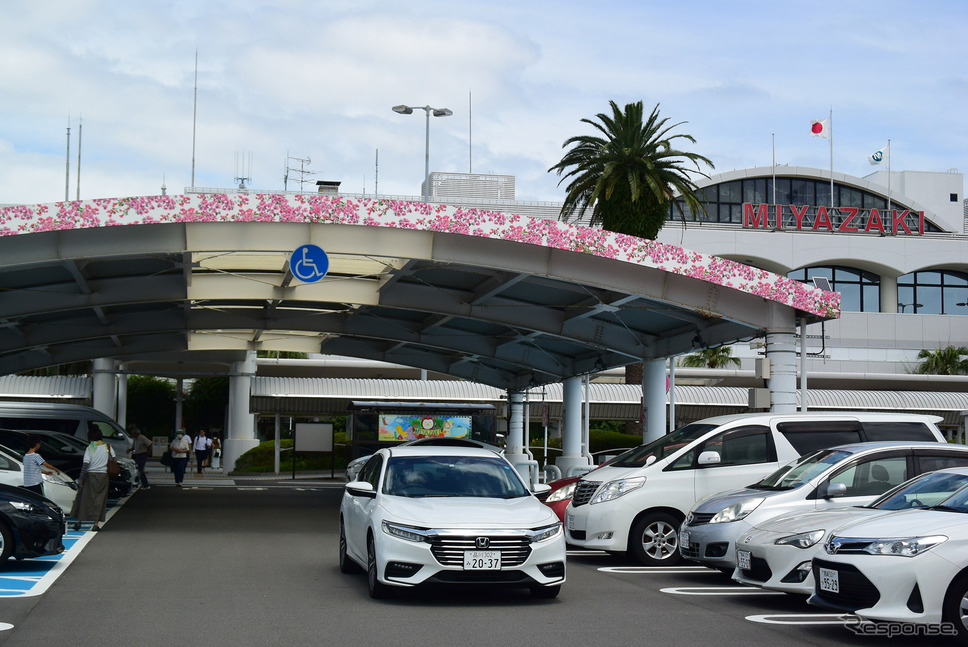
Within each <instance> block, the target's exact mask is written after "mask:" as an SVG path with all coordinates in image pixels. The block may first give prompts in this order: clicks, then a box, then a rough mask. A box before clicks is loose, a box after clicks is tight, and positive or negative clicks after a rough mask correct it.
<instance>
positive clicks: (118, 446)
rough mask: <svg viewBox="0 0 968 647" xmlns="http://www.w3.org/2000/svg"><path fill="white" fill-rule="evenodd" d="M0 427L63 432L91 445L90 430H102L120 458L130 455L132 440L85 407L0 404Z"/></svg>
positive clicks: (94, 410)
mask: <svg viewBox="0 0 968 647" xmlns="http://www.w3.org/2000/svg"><path fill="white" fill-rule="evenodd" d="M0 428H2V429H16V430H21V431H37V430H45V431H59V432H61V433H65V434H68V435H70V436H74V437H75V438H80V439H81V440H82V441H84V442H87V432H88V430H90V429H93V428H97V429H100V431H101V435H102V436H103V437H104V442H106V443H109V444H110V445H111V448H112V449H114V452H115V454H117V455H118V456H127V455H128V449H129V448H130V447H131V442H132V440H131V437H130V436H129V435H128V434H127V433H126V432H125V431H124V430H123V429H122V428H121V426H120V425H119V424H118V423H116V422H115V421H114V420H112V419H111V418H109V417H108V416H107V415H105V414H103V413H101V412H100V411H98V410H97V409H94V408H92V407H86V406H84V405H81V404H62V403H56V402H0Z"/></svg>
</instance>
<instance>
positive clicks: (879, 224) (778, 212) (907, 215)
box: [743, 202, 925, 236]
mask: <svg viewBox="0 0 968 647" xmlns="http://www.w3.org/2000/svg"><path fill="white" fill-rule="evenodd" d="M784 207H789V209H790V214H791V216H792V217H790V216H787V217H786V223H785V222H784ZM771 211H772V212H773V213H772V215H773V217H772V218H771V217H770V216H771V213H770V212H771ZM811 211H814V212H815V213H814V215H813V223H810V214H811ZM881 211H882V210H878V209H858V208H857V207H829V208H828V207H824V206H817V207H811V206H809V205H800V206H798V205H793V204H790V205H782V204H777V205H769V204H753V203H751V202H744V203H743V227H745V228H747V229H770V228H771V227H772V228H775V229H783V228H784V224H786V225H790V224H792V225H793V226H794V227H796V229H797V230H798V231H802V230H804V229H805V228H806V227H809V228H810V229H811V230H812V231H819V230H822V229H826V230H827V231H829V232H844V233H857V232H860V231H863V232H864V233H877V234H880V235H884V234H885V233H886V234H895V235H901V234H907V235H909V236H912V235H916V234H920V235H923V234H924V228H925V222H924V212H923V211H916V212H911V211H910V210H909V209H903V210H900V211H899V210H897V209H894V210H892V211H891V213H890V214H887V213H885V214H883V215H882V214H881ZM915 217H916V218H917V224H916V225H915V223H914V218H915ZM884 219H886V220H887V223H885V222H884ZM860 221H863V222H864V227H863V229H861V227H860ZM885 225H889V227H886V226H885ZM912 228H913V229H914V231H912Z"/></svg>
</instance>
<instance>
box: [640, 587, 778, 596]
mask: <svg viewBox="0 0 968 647" xmlns="http://www.w3.org/2000/svg"><path fill="white" fill-rule="evenodd" d="M659 590H660V591H661V592H663V593H670V594H672V595H785V594H784V593H783V592H782V591H764V590H763V589H754V588H750V587H748V586H677V587H673V588H668V589H659Z"/></svg>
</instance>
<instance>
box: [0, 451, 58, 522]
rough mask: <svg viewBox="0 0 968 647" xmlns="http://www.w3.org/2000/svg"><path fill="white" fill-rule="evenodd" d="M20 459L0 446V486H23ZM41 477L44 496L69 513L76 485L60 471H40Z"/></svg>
mask: <svg viewBox="0 0 968 647" xmlns="http://www.w3.org/2000/svg"><path fill="white" fill-rule="evenodd" d="M22 457H23V456H22V455H21V454H18V453H17V452H15V451H14V450H12V449H8V448H6V447H4V446H3V445H0V484H3V485H9V486H10V487H21V486H22V485H23V484H24V464H23V461H22V460H21V459H22ZM49 472H50V473H49ZM41 475H42V477H43V479H44V496H45V497H47V498H48V499H50V500H51V501H53V502H54V503H56V504H57V505H58V506H59V507H60V509H61V510H64V511H67V512H69V511H70V509H71V506H72V505H74V497H75V496H76V495H77V483H75V482H74V479H72V478H71V477H69V476H68V475H67V474H64V473H63V472H61V471H53V472H51V470H48V469H46V468H44V470H42V471H41ZM21 489H23V488H21ZM25 491H29V490H25Z"/></svg>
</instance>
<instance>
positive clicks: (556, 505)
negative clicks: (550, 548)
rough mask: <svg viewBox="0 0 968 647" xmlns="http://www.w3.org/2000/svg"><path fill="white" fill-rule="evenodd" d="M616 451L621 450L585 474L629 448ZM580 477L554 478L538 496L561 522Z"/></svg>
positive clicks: (614, 458) (604, 464) (611, 460)
mask: <svg viewBox="0 0 968 647" xmlns="http://www.w3.org/2000/svg"><path fill="white" fill-rule="evenodd" d="M618 451H620V452H621V453H620V454H619V455H618V456H610V457H608V458H607V459H606V460H605V462H604V463H602V464H601V465H598V466H596V467H594V468H592V469H591V470H590V471H589V472H586V473H585V474H590V473H591V472H594V471H595V470H597V469H599V468H601V467H604V466H606V465H608V464H609V463H611V462H613V461H615V460H618V459H619V458H620V457H621V455H622V454H624V453H625V452H627V451H631V450H629V449H622V450H618ZM585 474H582V476H585ZM580 479H581V476H566V477H564V478H560V479H555V480H554V481H551V482H550V483H548V485H549V487H550V488H551V489H550V490H549V492H548V494H547V495H546V496H543V497H538V498H539V499H541V500H542V501H544V502H545V505H547V506H549V507H550V508H551V509H552V510H554V511H555V514H556V515H558V518H559V519H561V523H565V510H566V509H567V508H568V504H569V503H570V502H571V497H572V495H574V493H575V486H576V485H577V484H578V481H579V480H580Z"/></svg>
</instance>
